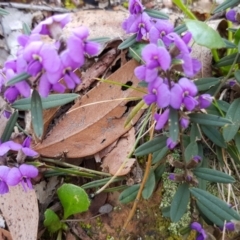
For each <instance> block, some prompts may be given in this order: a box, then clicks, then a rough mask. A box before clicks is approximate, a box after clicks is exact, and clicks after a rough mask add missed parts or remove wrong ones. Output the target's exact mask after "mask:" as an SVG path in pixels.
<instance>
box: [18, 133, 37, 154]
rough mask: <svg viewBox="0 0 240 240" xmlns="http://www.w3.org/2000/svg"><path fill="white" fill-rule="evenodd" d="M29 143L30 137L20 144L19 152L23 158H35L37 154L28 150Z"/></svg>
mask: <svg viewBox="0 0 240 240" xmlns="http://www.w3.org/2000/svg"><path fill="white" fill-rule="evenodd" d="M30 143H31V137H26V138H25V140H24V141H23V143H22V148H21V151H22V152H23V153H24V155H25V156H29V157H34V156H37V155H38V153H37V152H35V151H34V150H32V149H31V148H30Z"/></svg>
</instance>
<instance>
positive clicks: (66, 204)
mask: <svg viewBox="0 0 240 240" xmlns="http://www.w3.org/2000/svg"><path fill="white" fill-rule="evenodd" d="M57 195H58V198H59V200H60V202H61V204H62V206H63V212H64V214H63V218H64V219H67V218H68V217H69V216H71V215H73V214H76V213H82V212H85V211H87V210H88V208H89V205H90V201H89V198H88V195H87V193H86V192H85V191H84V190H83V189H82V188H81V187H79V186H76V185H73V184H70V183H64V184H63V185H62V186H61V187H60V188H58V190H57Z"/></svg>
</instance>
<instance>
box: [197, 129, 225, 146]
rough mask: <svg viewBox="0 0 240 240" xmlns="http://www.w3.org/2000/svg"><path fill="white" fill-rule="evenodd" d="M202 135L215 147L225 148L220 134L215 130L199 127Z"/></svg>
mask: <svg viewBox="0 0 240 240" xmlns="http://www.w3.org/2000/svg"><path fill="white" fill-rule="evenodd" d="M201 129H202V131H203V133H204V134H205V135H206V136H207V137H208V138H209V139H210V140H211V141H212V142H213V143H215V144H216V145H217V146H219V147H222V148H226V147H227V145H226V143H225V141H224V139H223V136H222V134H221V133H220V132H219V131H218V130H217V129H216V128H215V127H210V126H201Z"/></svg>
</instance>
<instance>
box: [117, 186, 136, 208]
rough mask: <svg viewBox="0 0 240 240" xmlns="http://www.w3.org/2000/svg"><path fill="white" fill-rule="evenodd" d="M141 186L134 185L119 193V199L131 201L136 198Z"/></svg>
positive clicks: (123, 201) (124, 201)
mask: <svg viewBox="0 0 240 240" xmlns="http://www.w3.org/2000/svg"><path fill="white" fill-rule="evenodd" d="M139 188H140V184H135V185H132V186H131V187H129V188H127V189H125V190H124V191H122V192H121V194H120V195H119V201H120V202H121V203H129V202H132V201H134V200H135V198H136V196H137V194H138V190H139Z"/></svg>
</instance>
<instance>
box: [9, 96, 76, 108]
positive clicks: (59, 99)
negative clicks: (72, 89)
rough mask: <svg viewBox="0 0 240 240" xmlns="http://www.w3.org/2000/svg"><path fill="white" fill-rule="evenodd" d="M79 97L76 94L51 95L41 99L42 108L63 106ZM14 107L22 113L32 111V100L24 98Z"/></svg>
mask: <svg viewBox="0 0 240 240" xmlns="http://www.w3.org/2000/svg"><path fill="white" fill-rule="evenodd" d="M78 97H79V95H78V94H76V93H64V94H51V95H49V96H48V97H46V98H41V99H42V108H43V109H48V108H53V107H58V106H62V105H64V104H67V103H69V102H72V101H73V100H75V99H76V98H78ZM12 107H13V108H16V109H19V110H22V111H27V110H29V109H31V98H23V99H20V100H17V101H15V102H14V103H13V104H12Z"/></svg>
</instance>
